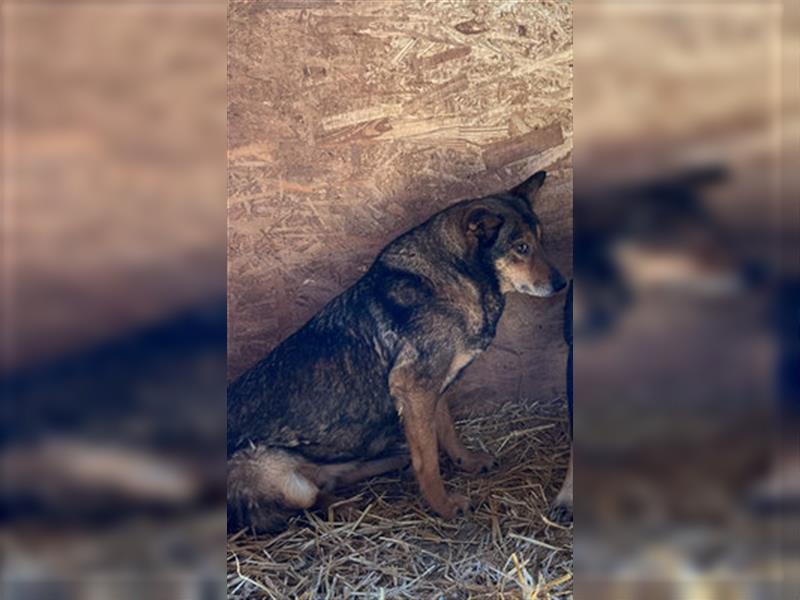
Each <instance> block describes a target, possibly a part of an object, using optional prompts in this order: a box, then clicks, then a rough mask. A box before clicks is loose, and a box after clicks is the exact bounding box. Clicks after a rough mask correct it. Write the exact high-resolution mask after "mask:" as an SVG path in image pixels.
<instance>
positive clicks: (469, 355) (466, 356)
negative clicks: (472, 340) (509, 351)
mask: <svg viewBox="0 0 800 600" xmlns="http://www.w3.org/2000/svg"><path fill="white" fill-rule="evenodd" d="M481 352H483V350H480V349H475V350H462V351H459V352H456V354H455V356H454V357H453V359H452V361H451V362H450V368H449V369H448V371H447V376H446V377H445V380H444V383H443V384H442V387H441V389H440V390H439V392H440V393H441V392H443V391H444V390H445V389H446V388H447V386H448V385H450V384H451V383H453V381H454V380H455V378H456V377H458V375H459V373H461V371H463V370H464V369H465V368H466V367H467V365H469V364H470V363H471V362H472V361H473V360H475V358H476V357H477V356H478V355H479V354H480V353H481Z"/></svg>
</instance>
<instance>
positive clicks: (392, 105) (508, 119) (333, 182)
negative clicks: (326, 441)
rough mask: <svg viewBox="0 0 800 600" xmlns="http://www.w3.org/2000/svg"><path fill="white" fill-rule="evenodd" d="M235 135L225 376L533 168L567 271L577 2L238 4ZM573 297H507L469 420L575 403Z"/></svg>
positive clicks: (470, 390)
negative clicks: (446, 213)
mask: <svg viewBox="0 0 800 600" xmlns="http://www.w3.org/2000/svg"><path fill="white" fill-rule="evenodd" d="M228 124H229V131H228V135H229V141H228V163H229V173H228V298H229V307H228V311H229V316H228V320H229V334H228V335H229V347H228V353H229V377H230V378H233V377H236V376H237V375H238V374H240V373H241V372H242V371H243V370H244V369H246V368H247V367H249V366H250V365H252V364H253V363H255V362H256V361H257V360H259V359H260V358H261V357H262V356H264V355H265V354H266V353H268V352H269V351H270V350H271V349H272V348H273V347H274V346H275V345H276V344H278V343H279V342H280V341H281V340H282V339H283V338H285V337H286V336H288V335H289V334H291V333H292V331H294V330H295V329H297V328H298V327H299V326H301V325H302V324H303V323H304V322H305V321H306V320H307V319H308V318H310V317H311V316H312V315H313V314H314V313H315V312H316V311H317V310H319V309H320V308H321V307H322V306H323V305H324V304H325V303H326V302H327V301H328V300H330V299H331V298H333V297H334V296H336V295H337V294H339V293H340V292H341V291H342V290H344V289H345V288H346V287H347V286H349V285H350V284H352V283H353V282H354V281H355V280H356V279H357V278H358V277H359V276H360V275H361V274H362V273H363V272H364V271H365V270H366V269H367V268H368V267H369V265H370V263H371V262H372V260H373V259H374V257H375V255H376V254H377V252H378V251H379V250H380V249H381V248H382V247H383V246H384V245H385V244H386V243H388V242H389V241H390V240H391V239H393V238H394V237H396V236H397V235H398V234H399V233H401V232H403V231H404V230H406V229H408V228H410V227H412V226H414V225H416V224H417V223H420V222H422V221H424V220H425V219H426V218H427V217H428V216H429V215H431V214H432V213H434V212H436V211H437V210H440V209H441V208H444V207H446V206H448V205H450V204H452V203H454V202H456V201H458V200H460V199H463V198H467V197H478V196H481V195H485V194H489V193H492V192H495V191H500V190H503V189H505V188H508V187H510V186H511V185H513V184H515V183H517V182H518V181H519V180H521V179H523V178H524V177H526V176H528V175H530V174H531V173H533V172H534V171H536V170H537V169H546V170H547V171H548V172H549V174H550V177H549V179H548V181H547V184H546V186H545V188H544V189H543V191H542V196H541V201H540V205H539V207H540V208H539V213H540V216H541V217H542V218H543V220H544V224H545V232H546V239H547V243H548V245H549V248H550V251H551V255H552V258H553V259H554V261H555V262H556V263H557V265H558V266H559V267H560V268H561V269H562V270H563V271H564V273H565V274H567V275H569V274H570V273H571V252H572V163H571V151H572V14H571V4H570V3H569V2H515V1H502V2H501V1H497V2H487V1H476V2H424V1H416V0H415V1H411V2H402V3H400V2H388V1H387V2H377V1H376V2H358V3H356V2H342V3H339V2H335V3H332V2H314V1H305V2H300V1H297V2H295V1H268V2H253V3H250V2H232V3H231V5H230V10H229V22H228ZM562 303H563V297H557V298H553V299H548V300H541V299H534V298H527V297H519V296H516V297H512V298H510V301H509V305H508V310H507V312H506V315H505V316H504V318H503V321H502V324H501V328H500V332H499V334H498V337H497V340H496V342H495V344H494V346H493V348H492V349H491V350H490V351H489V352H487V353H486V354H485V355H483V356H482V357H481V358H479V359H478V361H476V363H475V364H474V365H473V367H472V368H471V369H470V370H469V371H468V373H467V375H466V376H465V377H464V379H463V380H462V381H461V382H459V384H458V386H457V388H456V389H455V390H454V394H455V395H456V396H457V397H458V398H460V399H461V400H462V403H461V405H460V406H461V407H462V408H466V405H467V404H469V403H470V402H469V399H470V398H473V399H477V398H483V399H486V398H490V399H492V400H494V401H498V402H500V401H505V400H509V399H514V398H519V397H534V398H535V397H542V398H543V399H544V398H547V399H551V398H552V397H554V396H555V395H558V394H563V388H564V362H565V348H564V345H563V341H562V339H561V320H562V316H561V315H562ZM485 392H488V393H485ZM483 406H486V405H485V404H484V405H483Z"/></svg>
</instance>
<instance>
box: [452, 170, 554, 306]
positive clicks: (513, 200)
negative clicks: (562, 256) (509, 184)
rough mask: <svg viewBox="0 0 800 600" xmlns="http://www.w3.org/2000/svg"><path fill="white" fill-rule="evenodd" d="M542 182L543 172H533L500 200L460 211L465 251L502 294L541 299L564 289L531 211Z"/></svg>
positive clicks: (474, 203)
mask: <svg viewBox="0 0 800 600" xmlns="http://www.w3.org/2000/svg"><path fill="white" fill-rule="evenodd" d="M544 180H545V172H544V171H539V172H538V173H536V174H535V175H533V176H532V177H531V178H530V179H527V180H526V181H524V182H523V183H521V184H520V185H518V186H517V187H515V188H513V189H511V190H509V191H508V192H506V193H504V194H498V195H494V196H488V197H486V198H481V199H480V200H474V201H472V202H469V203H468V204H467V205H466V210H465V213H464V218H463V222H462V228H463V231H464V235H465V236H466V239H467V247H468V249H469V251H470V252H475V253H478V254H480V256H481V257H482V259H483V260H485V261H487V262H488V263H489V264H490V265H491V266H492V268H493V269H494V273H495V276H496V277H497V281H498V283H499V286H500V291H501V292H503V293H504V294H505V293H508V292H514V291H516V292H520V293H522V294H528V295H530V296H538V297H540V298H546V297H549V296H552V295H553V294H556V293H557V292H559V291H560V290H562V289H564V287H566V281H565V279H564V277H563V276H562V275H561V273H559V272H558V269H556V268H555V267H554V266H553V264H552V263H551V262H550V260H549V259H548V258H547V256H546V254H545V251H544V241H543V238H542V233H543V232H542V225H541V223H540V222H539V219H538V218H537V216H536V213H534V211H533V204H534V199H535V197H536V193H537V192H538V190H539V188H541V187H542V184H543V183H544Z"/></svg>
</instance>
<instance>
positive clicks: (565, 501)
mask: <svg viewBox="0 0 800 600" xmlns="http://www.w3.org/2000/svg"><path fill="white" fill-rule="evenodd" d="M572 285H573V283H572V282H571V281H570V283H569V289H568V290H567V301H566V302H565V303H564V341H565V342H566V343H567V348H568V353H567V403H568V406H569V437H570V439H571V440H573V441H574V438H575V436H574V433H573V426H572V424H573V414H572V413H573V406H572ZM573 447H574V443H573ZM574 459H575V457H574V449H573V451H572V452H571V453H570V456H569V469H568V470H567V476H566V477H565V478H564V483H563V484H562V485H561V490H560V491H559V492H558V496H556V499H555V501H554V502H553V506H552V508H551V510H550V518H552V519H553V520H555V521H557V522H561V523H567V522H569V521H572V506H573V502H572V496H573V490H572V465H573V462H574Z"/></svg>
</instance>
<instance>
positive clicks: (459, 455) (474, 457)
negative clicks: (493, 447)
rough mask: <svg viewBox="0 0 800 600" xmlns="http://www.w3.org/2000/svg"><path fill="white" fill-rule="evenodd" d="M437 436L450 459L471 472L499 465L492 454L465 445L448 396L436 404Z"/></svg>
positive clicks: (483, 470)
mask: <svg viewBox="0 0 800 600" xmlns="http://www.w3.org/2000/svg"><path fill="white" fill-rule="evenodd" d="M436 437H437V438H438V440H439V444H440V445H441V446H442V448H443V449H444V451H445V452H446V453H447V456H449V457H450V460H452V461H453V462H454V463H456V464H457V465H458V466H459V467H460V468H462V469H464V470H465V471H467V472H469V473H479V472H480V473H487V472H488V471H489V470H490V469H492V468H494V467H496V466H497V461H496V460H495V458H494V456H492V455H491V454H488V453H486V452H473V451H472V450H468V449H467V448H465V447H464V444H463V443H462V442H461V438H460V437H459V435H458V432H457V431H456V428H455V425H454V424H453V417H452V416H450V406H449V403H448V402H447V398H440V399H439V403H438V404H437V405H436Z"/></svg>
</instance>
